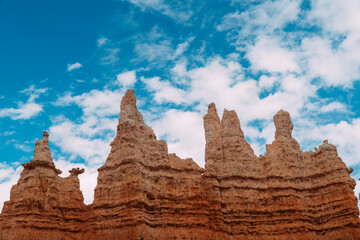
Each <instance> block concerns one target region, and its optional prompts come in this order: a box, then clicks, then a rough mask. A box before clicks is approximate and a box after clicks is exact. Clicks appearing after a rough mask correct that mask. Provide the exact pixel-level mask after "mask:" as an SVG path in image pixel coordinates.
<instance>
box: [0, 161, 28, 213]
mask: <svg viewBox="0 0 360 240" xmlns="http://www.w3.org/2000/svg"><path fill="white" fill-rule="evenodd" d="M22 170H23V167H22V166H19V167H17V168H14V167H11V166H7V165H4V164H1V165H0V192H1V194H0V209H2V207H3V204H4V202H5V201H8V200H9V199H10V189H11V187H12V186H13V185H14V184H16V183H17V181H18V179H19V177H20V172H21V171H22Z"/></svg>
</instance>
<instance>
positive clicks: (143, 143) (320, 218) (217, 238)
mask: <svg viewBox="0 0 360 240" xmlns="http://www.w3.org/2000/svg"><path fill="white" fill-rule="evenodd" d="M120 108H121V112H120V117H119V123H118V127H117V134H116V137H115V139H114V140H113V141H112V142H111V144H110V145H111V152H110V154H109V156H108V158H107V159H106V162H105V164H104V165H103V166H102V167H101V168H99V169H98V172H99V175H98V179H97V186H96V188H95V195H94V202H93V203H92V204H91V205H85V204H84V203H83V196H82V193H81V191H80V188H79V179H78V175H79V174H81V173H83V172H84V170H83V169H72V170H70V171H69V172H70V176H69V177H67V178H61V177H59V176H58V175H59V174H60V173H61V171H60V170H58V169H56V167H55V165H54V163H53V160H52V156H51V152H50V148H49V145H48V134H47V133H46V132H44V137H43V139H41V140H39V141H38V142H36V146H35V151H34V159H33V160H31V161H30V162H29V163H25V164H23V166H24V170H23V172H22V173H21V176H20V179H19V181H18V183H17V184H16V185H14V186H13V187H12V189H11V193H10V200H9V201H7V202H5V204H4V207H3V210H2V213H1V215H0V240H17V239H34V240H38V239H39V240H40V239H45V240H46V239H49V240H50V239H55V240H57V239H59V240H60V239H61V240H62V239H86V240H92V239H109V240H110V239H134V240H148V239H197V240H208V239H209V240H233V239H234V240H235V239H236V240H240V239H241V240H242V239H264V240H270V239H278V240H285V239H286V240H287V239H304V240H305V239H314V240H318V239H319V240H320V239H326V240H327V239H334V240H335V239H342V240H345V239H348V240H355V239H356V240H358V239H360V219H359V209H358V207H357V198H356V197H355V195H354V191H353V189H354V187H355V181H354V180H353V179H352V178H351V177H350V172H351V169H350V170H349V169H348V168H347V167H346V165H345V164H344V163H343V161H342V160H341V158H340V157H339V156H338V154H337V150H336V147H335V146H334V145H332V144H329V143H328V142H327V141H326V140H325V141H324V143H323V144H322V145H320V146H319V147H318V148H316V149H315V151H311V152H303V151H302V150H301V149H300V146H299V144H298V142H297V141H296V140H295V139H294V138H293V137H292V129H293V124H292V122H291V119H290V115H289V113H288V112H286V111H282V110H281V111H279V112H278V113H277V114H276V115H275V116H274V124H275V128H276V132H275V140H274V141H273V142H272V144H269V145H267V146H266V154H265V156H260V157H257V156H256V155H255V154H254V151H253V149H252V148H251V146H250V145H249V143H248V142H247V141H246V139H245V137H244V133H243V131H242V130H241V127H240V121H239V118H238V117H237V115H236V113H235V112H234V111H228V110H226V109H225V110H224V113H223V117H222V119H221V120H220V118H219V116H218V113H217V110H216V106H215V104H214V103H211V104H210V105H209V108H208V112H207V114H206V115H205V116H204V128H205V138H206V150H205V162H206V165H205V169H203V168H200V167H199V166H198V165H197V164H196V163H195V162H194V161H193V160H192V159H185V160H183V159H180V158H179V157H177V156H176V155H175V154H169V153H168V149H167V144H166V143H165V142H164V141H162V140H157V138H156V136H155V134H154V132H153V130H152V129H151V128H150V127H148V126H147V125H146V124H145V123H144V121H143V117H142V115H141V113H140V112H139V111H138V110H137V107H136V98H135V95H134V91H133V90H128V91H127V92H126V94H125V96H124V97H123V99H122V101H121V107H120Z"/></svg>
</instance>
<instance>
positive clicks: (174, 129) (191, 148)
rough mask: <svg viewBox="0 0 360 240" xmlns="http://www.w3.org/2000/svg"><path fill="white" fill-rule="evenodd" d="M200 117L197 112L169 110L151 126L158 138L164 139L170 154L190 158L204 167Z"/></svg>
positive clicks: (202, 134) (203, 145) (203, 138)
mask: <svg viewBox="0 0 360 240" xmlns="http://www.w3.org/2000/svg"><path fill="white" fill-rule="evenodd" d="M202 117H203V116H202V114H200V113H198V112H190V111H181V110H169V111H167V112H166V113H165V114H164V116H163V117H162V118H161V119H159V120H157V121H155V122H153V123H151V125H152V126H153V128H154V131H155V133H156V134H157V135H158V136H159V137H160V138H161V137H162V138H165V139H166V141H167V143H168V149H169V152H170V153H176V154H177V155H178V156H180V157H181V158H183V159H185V158H190V157H191V158H193V160H194V161H195V162H196V163H197V164H198V165H199V166H201V167H204V165H205V161H204V153H205V133H204V129H203V118H202Z"/></svg>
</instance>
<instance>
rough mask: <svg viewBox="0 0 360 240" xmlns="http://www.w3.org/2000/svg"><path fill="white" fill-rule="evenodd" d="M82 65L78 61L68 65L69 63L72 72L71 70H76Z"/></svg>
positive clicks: (68, 69) (68, 68) (69, 70)
mask: <svg viewBox="0 0 360 240" xmlns="http://www.w3.org/2000/svg"><path fill="white" fill-rule="evenodd" d="M81 67H82V64H81V63H78V62H76V63H73V64H68V65H67V71H68V72H71V71H73V70H75V69H79V68H81Z"/></svg>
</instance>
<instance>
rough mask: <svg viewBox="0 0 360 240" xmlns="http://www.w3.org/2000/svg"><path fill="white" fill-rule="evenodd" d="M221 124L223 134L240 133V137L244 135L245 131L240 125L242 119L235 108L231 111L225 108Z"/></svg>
mask: <svg viewBox="0 0 360 240" xmlns="http://www.w3.org/2000/svg"><path fill="white" fill-rule="evenodd" d="M221 126H222V129H223V134H225V135H229V136H230V135H238V136H240V137H244V133H243V131H242V130H241V127H240V120H239V118H238V116H237V114H236V112H235V111H234V110H231V111H229V110H227V109H224V113H223V116H222V119H221Z"/></svg>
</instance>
